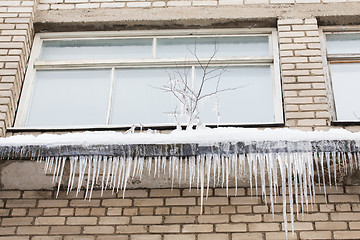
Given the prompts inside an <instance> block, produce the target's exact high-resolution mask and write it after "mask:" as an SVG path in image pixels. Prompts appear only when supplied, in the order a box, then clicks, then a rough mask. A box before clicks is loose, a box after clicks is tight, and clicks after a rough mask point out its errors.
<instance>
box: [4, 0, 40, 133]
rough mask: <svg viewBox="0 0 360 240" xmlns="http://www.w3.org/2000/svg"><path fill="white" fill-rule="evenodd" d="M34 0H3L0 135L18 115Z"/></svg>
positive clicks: (31, 36) (29, 44)
mask: <svg viewBox="0 0 360 240" xmlns="http://www.w3.org/2000/svg"><path fill="white" fill-rule="evenodd" d="M34 5H35V1H34V0H21V1H20V0H18V1H9V0H6V1H0V136H4V134H5V131H6V128H7V127H11V126H12V124H13V121H14V118H15V111H16V108H17V102H18V100H19V96H20V91H21V86H22V82H23V80H24V74H25V68H26V64H27V60H28V57H29V54H30V48H31V44H32V39H33V14H34V11H33V9H34Z"/></svg>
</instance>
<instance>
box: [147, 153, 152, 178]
mask: <svg viewBox="0 0 360 240" xmlns="http://www.w3.org/2000/svg"><path fill="white" fill-rule="evenodd" d="M152 160H153V158H152V157H148V164H147V168H148V175H149V176H150V173H151V166H152Z"/></svg>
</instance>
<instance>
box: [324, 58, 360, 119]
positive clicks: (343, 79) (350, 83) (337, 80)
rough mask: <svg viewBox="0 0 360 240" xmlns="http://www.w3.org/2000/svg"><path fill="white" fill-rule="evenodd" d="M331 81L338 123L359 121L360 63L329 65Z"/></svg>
mask: <svg viewBox="0 0 360 240" xmlns="http://www.w3.org/2000/svg"><path fill="white" fill-rule="evenodd" d="M330 70H331V80H332V88H333V92H334V101H335V108H336V116H337V120H338V121H359V120H360V105H359V102H360V95H359V89H360V78H359V76H360V63H352V64H331V65H330Z"/></svg>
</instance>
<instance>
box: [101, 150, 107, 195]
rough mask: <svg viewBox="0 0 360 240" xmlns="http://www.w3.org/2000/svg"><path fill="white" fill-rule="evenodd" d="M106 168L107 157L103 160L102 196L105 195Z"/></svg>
mask: <svg viewBox="0 0 360 240" xmlns="http://www.w3.org/2000/svg"><path fill="white" fill-rule="evenodd" d="M106 166H107V157H104V158H103V175H102V180H101V196H102V195H103V193H104V188H105V186H104V183H105V173H106Z"/></svg>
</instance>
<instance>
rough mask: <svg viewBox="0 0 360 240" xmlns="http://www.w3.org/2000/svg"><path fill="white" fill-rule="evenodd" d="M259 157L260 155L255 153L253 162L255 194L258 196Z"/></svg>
mask: <svg viewBox="0 0 360 240" xmlns="http://www.w3.org/2000/svg"><path fill="white" fill-rule="evenodd" d="M258 158H259V155H258V154H257V153H256V154H255V157H254V160H255V161H254V162H253V165H252V166H253V174H254V182H255V194H256V196H257V195H258V181H257V177H258V174H257V172H258V171H257V165H258Z"/></svg>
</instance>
